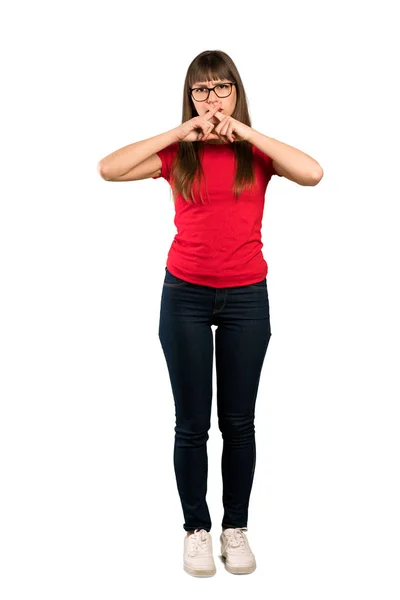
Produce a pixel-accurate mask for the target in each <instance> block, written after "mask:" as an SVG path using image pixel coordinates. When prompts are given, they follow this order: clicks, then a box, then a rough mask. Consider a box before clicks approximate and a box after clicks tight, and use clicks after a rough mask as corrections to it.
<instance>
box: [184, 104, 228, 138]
mask: <svg viewBox="0 0 400 600" xmlns="http://www.w3.org/2000/svg"><path fill="white" fill-rule="evenodd" d="M221 105H222V102H219V103H218V104H216V105H215V106H214V108H211V109H209V110H208V111H207V112H206V113H205V114H204V115H202V116H200V115H197V117H193V118H192V119H189V121H186V122H185V123H182V125H179V126H178V127H177V128H176V131H177V136H178V141H179V142H198V141H201V140H202V138H203V137H204V136H205V135H207V139H208V140H220V139H221V138H220V136H219V135H216V134H214V133H210V132H211V131H212V130H213V129H214V127H215V125H214V123H211V122H210V121H209V119H211V118H212V117H213V115H215V113H216V112H217V110H218V109H219V108H221Z"/></svg>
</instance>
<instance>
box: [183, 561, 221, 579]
mask: <svg viewBox="0 0 400 600" xmlns="http://www.w3.org/2000/svg"><path fill="white" fill-rule="evenodd" d="M183 568H184V569H185V571H186V573H189V575H193V577H212V576H213V575H215V573H216V572H217V569H216V568H214V569H194V568H193V567H189V565H187V564H186V563H183Z"/></svg>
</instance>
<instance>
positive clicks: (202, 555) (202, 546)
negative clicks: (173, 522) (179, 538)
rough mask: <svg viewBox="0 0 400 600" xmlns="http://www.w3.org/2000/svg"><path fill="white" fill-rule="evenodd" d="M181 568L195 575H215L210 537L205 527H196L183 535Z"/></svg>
mask: <svg viewBox="0 0 400 600" xmlns="http://www.w3.org/2000/svg"><path fill="white" fill-rule="evenodd" d="M183 568H184V569H185V571H186V572H187V573H189V575H194V576H195V577H210V576H211V575H215V573H216V568H215V563H214V557H213V549H212V538H211V535H210V533H209V532H208V531H206V530H205V529H196V530H195V532H194V533H192V534H191V535H189V536H188V535H185V540H184V550H183Z"/></svg>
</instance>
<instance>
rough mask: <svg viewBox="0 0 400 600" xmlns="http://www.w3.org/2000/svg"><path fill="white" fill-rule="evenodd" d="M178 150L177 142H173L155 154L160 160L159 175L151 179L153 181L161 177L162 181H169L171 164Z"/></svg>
mask: <svg viewBox="0 0 400 600" xmlns="http://www.w3.org/2000/svg"><path fill="white" fill-rule="evenodd" d="M178 148H179V142H174V143H173V144H170V145H169V146H166V148H162V150H159V151H158V152H156V154H157V155H158V156H159V157H160V159H161V175H157V176H155V177H153V179H159V178H160V177H162V178H163V179H166V180H167V181H170V178H171V167H172V162H173V160H174V158H175V156H176V154H177V152H178Z"/></svg>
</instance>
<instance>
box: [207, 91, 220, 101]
mask: <svg viewBox="0 0 400 600" xmlns="http://www.w3.org/2000/svg"><path fill="white" fill-rule="evenodd" d="M211 94H214V96H215V100H216V101H217V102H219V100H220V98H219V97H218V96H217V94H216V93H215V90H210V93H209V96H208V101H210V99H211Z"/></svg>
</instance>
